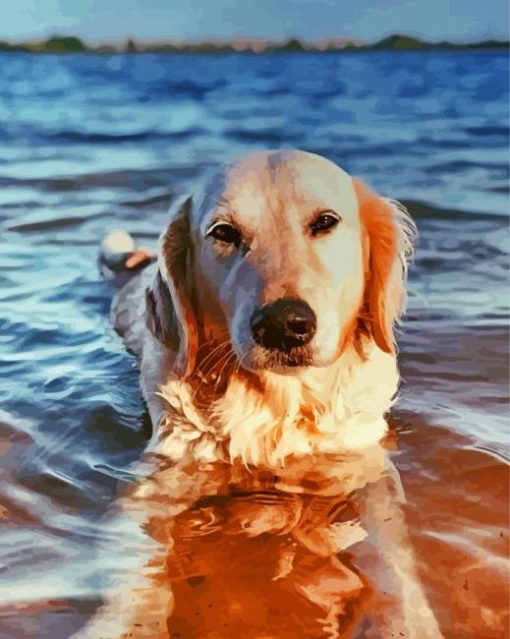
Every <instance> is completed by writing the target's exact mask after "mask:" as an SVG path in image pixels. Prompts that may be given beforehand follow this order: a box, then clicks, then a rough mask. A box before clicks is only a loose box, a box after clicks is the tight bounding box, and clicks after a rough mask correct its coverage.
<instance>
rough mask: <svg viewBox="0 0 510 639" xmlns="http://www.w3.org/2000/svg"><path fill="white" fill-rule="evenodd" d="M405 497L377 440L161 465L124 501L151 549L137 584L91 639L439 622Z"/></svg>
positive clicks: (111, 607) (116, 600) (188, 637)
mask: <svg viewBox="0 0 510 639" xmlns="http://www.w3.org/2000/svg"><path fill="white" fill-rule="evenodd" d="M400 500H401V487H400V483H399V479H398V473H397V472H396V470H395V469H394V467H393V466H392V465H391V463H390V462H389V460H388V457H387V452H386V451H385V450H384V449H383V448H382V447H380V446H377V447H374V448H371V449H367V450H366V451H365V453H364V454H363V455H357V456H349V457H321V458H317V457H315V458H310V457H309V458H305V459H302V460H295V461H293V462H291V463H289V464H288V465H286V467H285V468H282V469H281V471H278V472H277V473H274V472H269V471H263V470H255V469H247V468H246V467H243V466H241V465H228V464H210V465H207V466H202V467H200V466H199V465H198V464H192V465H188V466H173V467H166V468H164V467H160V468H159V469H158V470H157V471H155V472H154V473H153V474H152V475H151V476H150V478H148V479H145V480H143V481H142V482H141V483H140V484H139V485H138V486H137V488H136V489H135V490H134V492H133V493H132V494H131V495H129V496H126V497H124V498H123V505H124V509H125V510H126V511H128V512H129V513H130V516H132V517H133V518H134V520H135V521H138V522H139V524H140V525H141V526H142V528H143V530H144V531H145V533H146V534H147V536H148V537H150V538H151V539H152V540H153V541H155V542H157V545H156V549H155V551H154V553H153V554H152V556H151V557H150V558H149V560H148V561H147V562H146V563H145V567H144V568H143V569H142V570H141V571H140V574H139V575H138V576H137V577H135V578H134V581H132V582H129V583H128V582H125V583H123V584H117V585H116V586H115V587H114V589H113V592H112V595H111V598H110V599H109V600H107V603H106V605H105V607H104V608H103V609H102V611H101V612H100V614H99V615H98V616H97V618H96V620H95V622H93V624H95V625H93V626H92V627H90V628H89V630H88V634H87V635H86V636H93V635H94V634H95V636H96V637H97V636H105V637H107V636H108V637H109V636H110V634H109V631H108V627H110V628H111V630H112V632H113V628H116V630H115V634H114V636H117V637H118V636H126V637H128V636H133V637H149V636H150V637H168V636H169V637H171V638H175V639H177V638H180V639H193V638H195V637H196V638H197V639H198V638H201V639H207V638H211V639H212V638H213V637H214V638H225V639H229V638H232V639H233V638H238V637H247V638H250V637H252V638H253V639H255V638H257V639H270V638H275V639H276V638H278V639H287V638H289V639H290V638H291V637H292V638H294V637H308V638H310V639H313V638H315V637H316V638H317V639H319V638H340V637H342V638H343V637H351V636H354V632H355V630H354V629H355V628H356V629H357V630H356V632H360V630H359V629H360V628H362V629H363V630H362V632H363V634H362V635H359V634H358V635H357V636H364V637H365V636H366V637H372V636H373V637H376V636H381V635H380V634H379V633H380V632H382V631H384V632H386V633H395V635H394V636H399V635H398V633H399V632H406V631H407V629H409V628H412V627H413V626H414V625H416V624H417V623H419V619H421V616H422V615H425V617H427V615H429V614H430V615H431V619H432V621H431V624H432V626H433V625H434V621H433V617H432V613H430V610H428V605H427V602H426V599H425V597H424V594H423V591H422V588H421V586H420V584H419V582H418V579H417V577H416V574H415V571H414V564H413V562H412V553H411V551H410V548H409V546H408V540H407V533H406V530H405V524H404V520H403V517H402V514H401V512H400V506H399V502H400ZM142 575H143V577H142ZM126 584H128V585H126ZM404 591H405V593H406V596H409V593H411V594H412V595H413V597H414V601H413V602H412V603H413V606H415V609H409V605H406V604H404V603H403V600H404V598H405V597H404ZM420 609H422V610H420ZM119 619H123V620H124V622H125V627H124V631H125V635H119ZM114 620H115V621H114ZM109 622H110V623H111V625H109ZM92 628H94V629H92ZM432 629H433V628H432ZM130 633H133V634H130ZM385 636H386V635H385ZM388 636H390V635H389V634H388ZM413 636H414V635H413ZM426 636H427V637H428V636H430V637H435V636H439V635H438V634H434V632H431V634H430V635H428V634H423V637H426Z"/></svg>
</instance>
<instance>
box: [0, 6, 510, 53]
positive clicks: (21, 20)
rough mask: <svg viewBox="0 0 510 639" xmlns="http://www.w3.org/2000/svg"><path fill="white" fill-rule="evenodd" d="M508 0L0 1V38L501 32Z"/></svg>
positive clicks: (465, 35) (463, 37) (466, 36)
mask: <svg viewBox="0 0 510 639" xmlns="http://www.w3.org/2000/svg"><path fill="white" fill-rule="evenodd" d="M508 13H509V10H508V0H14V1H11V2H9V1H8V0H1V8H0V39H7V40H21V39H24V38H25V39H35V38H38V37H45V36H48V35H51V34H55V33H63V34H66V35H71V34H72V35H78V36H80V37H82V38H84V39H85V40H86V41H88V42H90V43H98V42H106V41H122V40H125V39H126V38H127V37H129V36H131V37H134V38H135V39H139V40H140V41H151V40H152V41H156V40H204V39H208V38H214V39H230V38H232V37H236V36H240V37H261V38H264V39H268V40H283V39H285V38H288V37H299V38H302V39H305V40H319V39H322V38H329V37H349V38H356V39H361V40H364V41H367V42H371V41H375V40H377V39H379V38H382V37H384V36H386V35H388V34H391V33H396V32H399V33H402V32H403V33H409V34H411V35H417V36H421V37H424V38H425V39H429V40H432V41H434V40H442V39H449V40H454V41H470V40H478V39H485V38H507V37H508V29H509V26H508V24H509V17H508Z"/></svg>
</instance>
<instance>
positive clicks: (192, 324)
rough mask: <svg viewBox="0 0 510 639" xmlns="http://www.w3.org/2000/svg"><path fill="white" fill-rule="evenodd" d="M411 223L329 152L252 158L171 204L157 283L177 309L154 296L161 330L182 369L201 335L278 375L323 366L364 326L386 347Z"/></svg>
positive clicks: (248, 364)
mask: <svg viewBox="0 0 510 639" xmlns="http://www.w3.org/2000/svg"><path fill="white" fill-rule="evenodd" d="M413 229H414V227H413V225H412V223H411V221H410V220H409V218H408V217H407V216H406V213H405V211H404V210H403V209H402V208H401V207H400V206H399V205H397V204H396V203H394V202H392V201H389V200H386V199H383V198H381V197H378V196H377V195H375V194H374V193H372V192H371V191H370V190H369V189H368V188H367V187H365V186H364V185H363V184H362V183H361V182H360V181H357V180H353V179H351V177H350V176H349V175H347V174H346V173H345V172H344V171H342V170H341V169H339V168H338V167H337V166H335V165H334V164H332V163H331V162H329V161H327V160H325V159H324V158H321V157H319V156H317V155H313V154H310V153H305V152H300V151H282V152H268V153H259V154H255V155H252V156H249V157H248V158H246V159H243V160H241V161H238V162H236V163H233V164H231V165H228V166H226V167H225V168H224V169H223V170H221V171H220V172H219V173H217V174H216V175H215V176H214V177H213V178H212V179H211V180H209V181H208V182H207V184H206V185H205V187H204V189H203V191H202V192H201V193H200V194H199V195H198V196H196V197H194V198H192V199H191V198H190V199H187V200H185V201H184V202H182V203H178V204H176V205H175V206H174V208H173V209H172V212H171V221H170V225H169V227H168V230H167V231H166V233H165V234H164V235H163V237H162V240H161V251H160V271H161V278H162V281H161V282H160V285H161V286H163V287H168V289H169V291H170V295H171V298H172V302H173V307H174V309H173V311H172V309H168V308H167V309H165V305H164V304H159V305H158V304H155V305H154V309H153V311H154V312H155V313H156V315H157V322H156V324H157V326H158V327H159V329H158V330H159V334H160V337H161V338H162V339H163V341H167V342H168V343H170V344H176V343H177V342H178V343H179V355H180V363H181V366H182V370H183V372H186V373H188V374H189V373H191V372H192V371H193V370H194V369H195V367H196V366H199V365H200V355H199V353H200V352H201V350H200V349H201V346H203V345H204V344H207V343H210V344H225V343H228V345H229V346H230V347H231V349H232V350H233V352H234V354H235V356H236V359H237V363H238V364H239V366H240V367H242V368H243V369H246V370H250V371H257V370H261V369H273V370H274V372H277V373H282V374H285V373H289V372H291V370H292V369H295V367H308V366H313V367H324V366H328V365H330V364H332V363H333V362H334V361H335V360H336V359H337V358H338V357H339V356H340V354H341V353H342V351H343V349H344V348H345V347H346V345H347V344H348V343H350V342H352V341H356V340H359V339H360V336H362V335H366V336H367V337H368V338H369V339H372V340H373V341H374V342H375V343H376V344H377V346H378V347H379V348H380V349H381V350H383V351H386V352H392V351H393V350H394V348H395V347H394V337H393V327H394V324H395V322H396V321H397V320H398V317H399V315H400V313H401V310H402V307H403V303H404V299H405V275H406V260H407V257H408V256H409V254H410V252H411V243H410V239H411V237H412V233H413ZM158 308H159V310H158ZM203 352H204V353H205V352H207V349H205V350H204V351H203Z"/></svg>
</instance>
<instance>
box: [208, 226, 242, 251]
mask: <svg viewBox="0 0 510 639" xmlns="http://www.w3.org/2000/svg"><path fill="white" fill-rule="evenodd" d="M207 235H208V236H209V237H213V238H214V239H215V240H219V241H220V242H225V244H234V245H235V246H239V245H240V244H241V233H240V232H239V230H238V229H236V228H235V226H232V225H231V224H227V223H226V222H220V223H218V224H215V225H214V226H213V227H212V228H210V229H209V231H208V232H207Z"/></svg>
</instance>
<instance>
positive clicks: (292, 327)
mask: <svg viewBox="0 0 510 639" xmlns="http://www.w3.org/2000/svg"><path fill="white" fill-rule="evenodd" d="M316 328H317V320H316V317H315V313H314V312H313V311H312V309H311V308H310V307H309V306H308V304H306V303H305V302H301V301H300V300H293V299H285V298H283V299H280V300H277V301H276V302H273V304H267V305H266V306H264V307H262V308H261V309H259V310H257V311H255V313H253V315H252V316H251V330H252V333H253V338H254V339H255V341H256V342H257V344H260V345H262V346H265V347H266V348H277V349H278V350H281V351H286V352H288V351H290V349H291V348H294V347H296V346H303V345H304V344H308V342H309V341H310V340H311V339H312V337H313V336H314V335H315V330H316Z"/></svg>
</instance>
